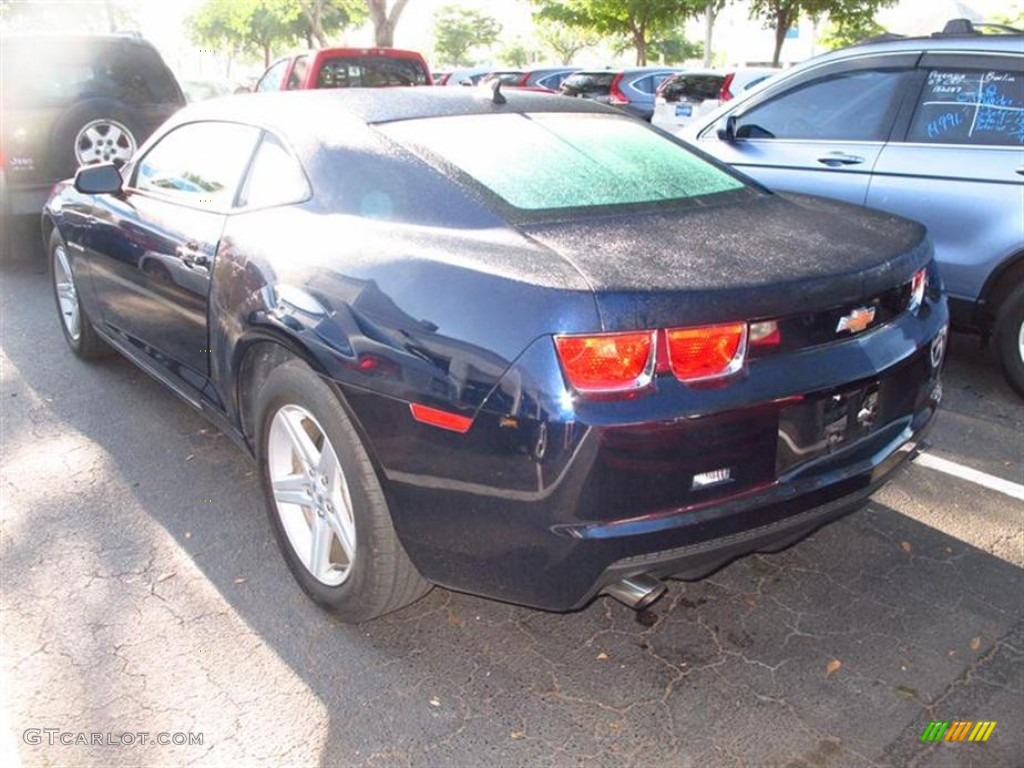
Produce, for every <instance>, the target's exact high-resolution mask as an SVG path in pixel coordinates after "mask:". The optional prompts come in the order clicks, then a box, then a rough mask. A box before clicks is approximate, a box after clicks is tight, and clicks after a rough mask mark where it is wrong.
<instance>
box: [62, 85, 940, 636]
mask: <svg viewBox="0 0 1024 768" xmlns="http://www.w3.org/2000/svg"><path fill="white" fill-rule="evenodd" d="M498 102H500V103H498ZM480 136H487V137H488V138H489V141H488V143H487V144H485V145H483V146H482V145H481V143H480V141H479V137H480ZM492 146H493V147H500V148H501V151H500V152H495V151H491V147H492ZM44 224H45V234H46V237H47V243H48V249H49V250H48V252H49V260H50V265H51V270H52V277H53V289H54V294H55V297H56V302H57V308H58V311H59V317H60V323H59V324H60V328H61V330H62V332H63V335H64V337H65V339H66V341H67V343H68V344H69V345H70V347H71V349H72V350H73V351H74V352H75V353H76V354H78V355H79V356H81V357H83V358H88V357H92V356H94V355H97V354H100V353H101V352H103V351H104V349H105V348H106V347H107V346H109V347H113V348H114V349H116V350H119V351H120V352H121V353H123V354H124V355H126V356H127V357H129V358H130V359H131V360H132V361H134V362H135V363H136V364H137V365H139V366H140V367H141V368H143V369H144V370H145V371H147V372H149V373H150V374H152V375H153V376H154V377H156V378H157V379H158V380H160V381H161V382H163V383H164V384H166V385H167V386H168V387H170V388H171V389H172V390H173V391H174V392H175V393H177V394H178V395H179V396H180V397H181V398H183V399H184V400H185V401H186V402H188V403H191V404H192V405H193V406H194V407H196V408H197V409H199V410H200V411H202V412H203V413H205V414H206V415H207V416H208V417H209V418H210V419H211V420H212V421H213V422H215V423H216V424H218V425H219V426H220V427H221V428H222V429H223V430H224V431H225V432H226V433H227V434H228V435H229V436H231V437H232V438H233V439H234V440H235V441H236V442H237V443H238V444H239V445H240V446H241V447H243V449H244V450H246V451H247V452H249V453H251V454H252V455H253V456H254V457H255V459H256V462H257V464H258V467H259V474H260V477H261V478H262V481H263V486H264V490H265V493H266V497H267V503H268V510H269V515H270V519H271V522H272V524H273V527H274V530H275V533H276V535H277V538H278V541H279V543H280V546H281V549H282V552H283V553H284V556H285V559H286V560H287V562H288V564H289V566H290V568H291V571H292V573H293V574H294V575H295V577H296V579H297V580H298V582H299V583H300V584H301V585H302V587H303V588H304V589H305V590H306V592H307V593H308V594H309V595H311V596H312V598H313V599H314V600H316V601H317V602H318V603H320V604H321V605H323V606H325V607H327V608H329V609H331V610H334V611H337V612H338V613H339V614H340V615H341V616H342V617H343V618H344V619H346V620H349V621H360V620H365V619H369V618H372V617H374V616H378V615H380V614H382V613H385V612H387V611H390V610H394V609H396V608H399V607H401V606H402V605H405V604H407V603H409V602H411V601H413V600H415V599H417V598H418V597H419V596H420V595H422V594H424V592H425V591H426V590H427V589H428V588H429V585H430V584H431V583H436V584H441V585H444V586H446V587H450V588H453V589H459V590H465V591H468V592H474V593H477V594H481V595H486V596H489V597H493V598H498V599H502V600H508V601H512V602H517V603H523V604H527V605H531V606H536V607H540V608H546V609H553V610H569V609H573V608H577V607H580V606H582V605H584V604H586V603H587V602H588V601H589V600H590V599H592V598H593V597H594V596H595V595H596V594H598V593H601V592H607V593H609V594H612V595H614V596H615V597H617V598H618V599H620V600H622V601H623V602H626V603H627V604H629V605H632V606H636V607H639V606H643V605H646V604H648V603H649V602H650V601H652V600H654V599H656V598H657V597H658V596H659V595H660V594H661V592H662V591H663V590H664V584H663V582H662V581H661V579H663V578H664V577H668V576H678V577H682V578H696V577H699V576H701V575H703V574H706V573H708V572H710V571H712V570H714V569H715V568H717V567H719V566H721V565H722V564H724V563H725V562H727V561H729V560H730V559H732V558H735V557H737V556H740V555H743V554H745V553H748V552H753V551H762V550H774V549H779V548H782V547H784V546H787V545H788V544H789V543H791V542H793V541H795V540H797V539H799V538H801V537H802V536H804V535H806V534H807V533H808V532H810V531H811V530H813V529H814V528H816V527H818V526H820V525H822V524H824V523H826V522H828V521H830V520H833V519H835V518H836V517H838V516H840V515H843V514H845V513H847V512H850V511H852V510H853V509H856V508H857V507H859V506H860V505H861V504H862V503H863V502H864V501H865V500H866V499H867V497H868V495H869V494H870V493H872V491H874V490H875V489H876V488H878V487H879V485H880V484H881V483H883V482H885V480H886V479H887V478H888V477H889V476H890V473H891V472H892V471H893V470H895V469H896V468H897V467H898V466H899V465H900V464H901V463H902V462H903V461H904V460H905V459H906V458H907V457H909V456H910V455H912V453H913V452H914V450H915V449H916V446H917V443H918V441H919V440H920V439H921V436H922V435H923V433H924V432H925V430H926V429H927V427H928V426H929V424H930V422H931V419H932V417H933V415H934V413H935V411H936V409H937V407H938V404H939V399H940V394H941V386H940V380H939V373H940V369H941V365H942V362H943V353H944V350H945V334H946V327H947V321H948V313H947V308H946V302H945V298H944V297H943V295H942V294H941V292H940V290H939V285H938V281H937V280H936V278H935V273H934V267H933V262H932V256H931V245H930V242H929V240H928V239H927V236H926V233H925V231H924V228H923V227H921V226H920V225H918V224H916V223H913V222H909V221H907V220H905V219H901V218H899V217H896V216H891V215H888V214H883V213H878V212H875V211H871V210H869V209H866V208H862V207H859V206H851V205H847V204H844V203H839V202H835V201H829V200H823V199H820V198H813V197H806V196H792V197H784V196H781V195H776V194H772V193H771V192H769V191H767V190H765V189H763V188H761V187H760V186H758V185H756V184H752V183H750V182H748V181H747V180H746V179H745V178H744V177H742V176H740V175H738V174H736V173H734V172H732V171H730V170H728V169H727V168H726V167H725V166H719V165H717V164H714V163H712V162H709V161H707V160H705V159H703V158H701V157H700V156H698V155H696V154H695V153H693V152H692V151H690V150H689V149H687V148H686V147H685V145H684V144H682V143H681V142H677V141H675V140H673V139H670V138H667V137H666V136H665V135H664V134H662V133H661V132H659V131H657V130H655V129H653V128H651V127H650V126H648V125H646V124H644V123H642V122H640V121H638V120H635V119H633V118H630V117H627V116H625V115H623V114H621V113H620V112H618V111H616V110H611V109H608V108H607V107H604V106H601V105H598V104H595V103H593V102H588V101H584V100H580V99H576V100H574V99H564V98H561V97H557V96H551V95H544V94H534V93H528V92H522V91H518V92H513V91H510V92H507V93H506V94H504V96H502V95H501V94H500V93H498V92H496V93H495V94H494V95H493V97H492V98H491V99H487V98H482V97H481V94H480V93H479V92H477V91H467V90H463V89H400V90H394V91H388V92H382V91H380V90H376V91H375V90H369V89H362V90H348V91H336V92H310V93H302V94H288V95H284V94H277V95H274V94H264V95H256V96H241V97H236V98H233V99H221V100H216V101H209V102H202V103H197V104H194V105H192V106H190V107H188V108H187V109H185V110H183V111H182V112H181V113H179V115H178V116H177V117H176V118H174V119H172V120H171V121H170V122H169V123H168V124H166V125H165V126H164V127H163V128H162V129H161V130H160V131H159V132H158V133H157V134H156V135H155V136H154V137H153V138H152V139H151V140H150V141H149V143H148V144H147V145H146V146H145V147H143V148H142V149H141V150H140V151H139V153H138V154H137V155H136V158H135V159H134V160H133V161H132V162H131V163H129V164H128V165H127V166H125V167H124V168H123V170H122V172H121V173H118V171H117V170H116V169H115V168H114V167H113V166H110V165H104V166H96V167H90V168H83V169H81V170H80V171H79V173H78V175H77V177H76V179H75V181H74V183H73V184H72V183H70V182H68V183H64V184H62V185H61V186H60V187H59V188H58V189H56V190H55V193H54V195H53V197H52V198H51V200H50V202H49V204H48V205H47V208H46V213H45V220H44ZM723 233H725V234H724V235H723ZM98 396H102V395H98Z"/></svg>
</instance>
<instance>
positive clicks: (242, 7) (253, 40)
mask: <svg viewBox="0 0 1024 768" xmlns="http://www.w3.org/2000/svg"><path fill="white" fill-rule="evenodd" d="M300 13H301V11H300V10H299V6H298V4H297V3H295V2H294V0H206V2H205V3H203V4H202V5H201V6H199V8H198V10H197V11H196V12H195V14H193V15H192V16H191V17H189V19H188V21H187V22H186V23H187V26H188V28H189V33H190V34H191V37H192V40H193V42H195V43H198V44H199V45H203V46H208V47H210V48H221V49H223V50H225V51H227V52H228V53H229V54H237V53H243V52H246V53H250V52H251V53H260V54H262V56H263V66H270V58H271V54H272V53H273V51H274V50H275V49H276V48H277V47H279V46H285V45H294V44H295V42H296V22H297V20H298V18H299V14H300Z"/></svg>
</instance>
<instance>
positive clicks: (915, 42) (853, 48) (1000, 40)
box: [812, 34, 1024, 61]
mask: <svg viewBox="0 0 1024 768" xmlns="http://www.w3.org/2000/svg"><path fill="white" fill-rule="evenodd" d="M926 50H927V51H967V52H972V51H977V52H980V53H1011V54H1013V53H1016V54H1024V34H1009V35H977V34H974V35H933V36H929V37H900V38H894V39H889V40H879V41H874V42H872V41H867V42H862V43H857V44H856V45H850V46H847V47H846V48H840V49H838V50H835V51H830V52H829V53H826V54H822V55H821V56H816V57H815V58H814V59H812V61H826V60H829V59H841V58H846V57H848V56H862V55H864V54H868V53H892V52H900V51H905V52H916V51H926Z"/></svg>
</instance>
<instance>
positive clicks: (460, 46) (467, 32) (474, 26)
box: [434, 5, 501, 67]
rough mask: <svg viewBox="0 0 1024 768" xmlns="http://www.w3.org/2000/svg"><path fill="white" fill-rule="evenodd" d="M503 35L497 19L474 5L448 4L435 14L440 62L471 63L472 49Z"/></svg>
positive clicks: (435, 30)
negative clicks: (464, 6)
mask: <svg viewBox="0 0 1024 768" xmlns="http://www.w3.org/2000/svg"><path fill="white" fill-rule="evenodd" d="M500 34H501V24H499V23H498V22H497V20H496V19H494V18H492V17H490V16H488V15H487V14H485V13H483V12H481V11H478V10H474V9H472V8H461V7H459V6H456V5H446V6H444V7H443V8H439V9H438V11H437V13H435V14H434V39H435V42H434V50H435V51H437V57H438V60H439V61H442V62H445V63H446V64H450V65H452V66H455V67H464V66H466V65H467V64H469V63H470V59H469V52H470V50H472V49H473V48H476V47H477V46H482V45H493V44H494V42H495V41H496V40H497V39H498V35H500Z"/></svg>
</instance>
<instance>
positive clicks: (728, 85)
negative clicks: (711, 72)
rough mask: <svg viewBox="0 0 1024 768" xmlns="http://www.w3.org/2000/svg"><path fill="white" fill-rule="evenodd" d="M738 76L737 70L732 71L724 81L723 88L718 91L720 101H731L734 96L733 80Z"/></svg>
mask: <svg viewBox="0 0 1024 768" xmlns="http://www.w3.org/2000/svg"><path fill="white" fill-rule="evenodd" d="M735 78H736V73H735V72H730V73H729V74H728V75H726V76H725V80H723V81H722V90H720V91H719V92H718V100H719V101H729V99H731V98H732V90H731V89H732V81H733V80H734V79H735Z"/></svg>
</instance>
